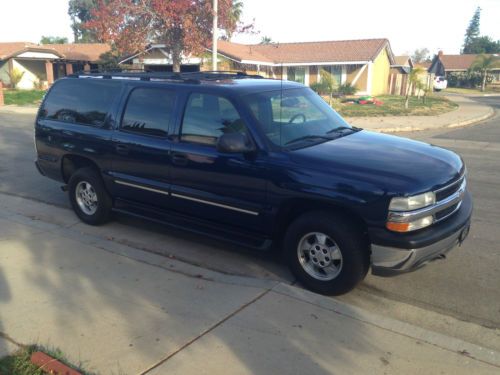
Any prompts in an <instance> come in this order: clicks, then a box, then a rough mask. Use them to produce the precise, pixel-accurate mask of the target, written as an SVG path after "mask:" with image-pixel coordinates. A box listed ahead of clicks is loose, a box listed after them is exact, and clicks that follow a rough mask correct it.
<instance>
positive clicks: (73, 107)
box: [40, 79, 121, 126]
mask: <svg viewBox="0 0 500 375" xmlns="http://www.w3.org/2000/svg"><path fill="white" fill-rule="evenodd" d="M120 90H121V83H120V82H117V81H111V80H106V81H105V80H100V79H65V80H62V81H60V82H58V83H56V84H55V86H54V87H53V88H52V90H50V93H49V94H48V96H47V98H46V100H45V102H44V104H43V107H42V108H41V110H40V118H41V119H47V120H57V121H63V122H70V123H76V124H83V125H90V126H102V125H104V121H105V119H106V116H107V114H108V113H109V111H110V109H111V106H112V105H113V102H114V100H115V99H116V98H117V96H118V95H119V94H120Z"/></svg>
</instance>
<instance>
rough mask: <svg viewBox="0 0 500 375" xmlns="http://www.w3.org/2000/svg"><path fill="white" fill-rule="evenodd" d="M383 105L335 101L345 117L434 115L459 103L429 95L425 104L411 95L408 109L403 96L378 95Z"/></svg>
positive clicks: (335, 107) (335, 104) (337, 109)
mask: <svg viewBox="0 0 500 375" xmlns="http://www.w3.org/2000/svg"><path fill="white" fill-rule="evenodd" d="M376 99H377V100H380V101H382V102H383V104H382V105H380V106H377V105H374V104H364V105H361V104H345V103H341V102H340V101H335V103H333V105H332V106H333V108H334V109H335V110H336V111H337V112H339V113H340V114H341V115H342V116H345V117H378V116H434V115H439V114H441V113H445V112H449V111H451V110H453V109H455V108H457V107H458V104H456V103H454V102H452V101H450V100H448V99H446V98H442V97H437V96H429V97H427V98H426V101H425V104H424V103H423V101H422V99H418V98H416V97H411V98H410V102H409V106H408V109H405V107H404V102H405V98H404V97H403V96H396V95H382V96H377V97H376Z"/></svg>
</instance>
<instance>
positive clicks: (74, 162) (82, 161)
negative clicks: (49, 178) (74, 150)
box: [61, 154, 100, 183]
mask: <svg viewBox="0 0 500 375" xmlns="http://www.w3.org/2000/svg"><path fill="white" fill-rule="evenodd" d="M85 167H88V168H92V169H94V170H96V171H97V172H100V168H99V166H98V165H97V163H96V162H95V161H93V160H92V159H90V158H87V157H85V156H80V155H74V154H68V155H64V156H63V158H62V161H61V175H62V178H63V180H64V182H65V183H68V182H69V179H70V178H71V175H72V174H73V173H75V172H76V171H77V170H78V169H80V168H85Z"/></svg>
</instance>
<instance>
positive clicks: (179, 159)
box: [172, 154, 188, 166]
mask: <svg viewBox="0 0 500 375" xmlns="http://www.w3.org/2000/svg"><path fill="white" fill-rule="evenodd" d="M172 163H173V164H175V165H180V166H186V165H187V163H188V158H187V156H186V155H185V154H173V155H172Z"/></svg>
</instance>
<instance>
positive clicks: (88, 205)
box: [68, 168, 112, 225]
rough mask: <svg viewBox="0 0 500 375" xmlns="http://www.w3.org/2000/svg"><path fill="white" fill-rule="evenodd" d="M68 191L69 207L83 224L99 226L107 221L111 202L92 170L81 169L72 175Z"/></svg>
mask: <svg viewBox="0 0 500 375" xmlns="http://www.w3.org/2000/svg"><path fill="white" fill-rule="evenodd" d="M68 191H69V200H70V202H71V206H72V207H73V210H74V211H75V213H76V214H77V215H78V217H79V218H80V219H81V220H82V221H83V222H85V223H87V224H90V225H99V224H103V223H105V222H106V221H108V220H109V217H110V214H111V207H112V200H111V197H110V196H109V194H108V192H107V191H106V189H105V188H104V184H103V182H102V180H101V177H100V176H99V174H98V173H97V172H96V171H95V170H94V169H92V168H81V169H79V170H77V171H76V172H75V173H73V174H72V175H71V177H70V179H69V183H68Z"/></svg>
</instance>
